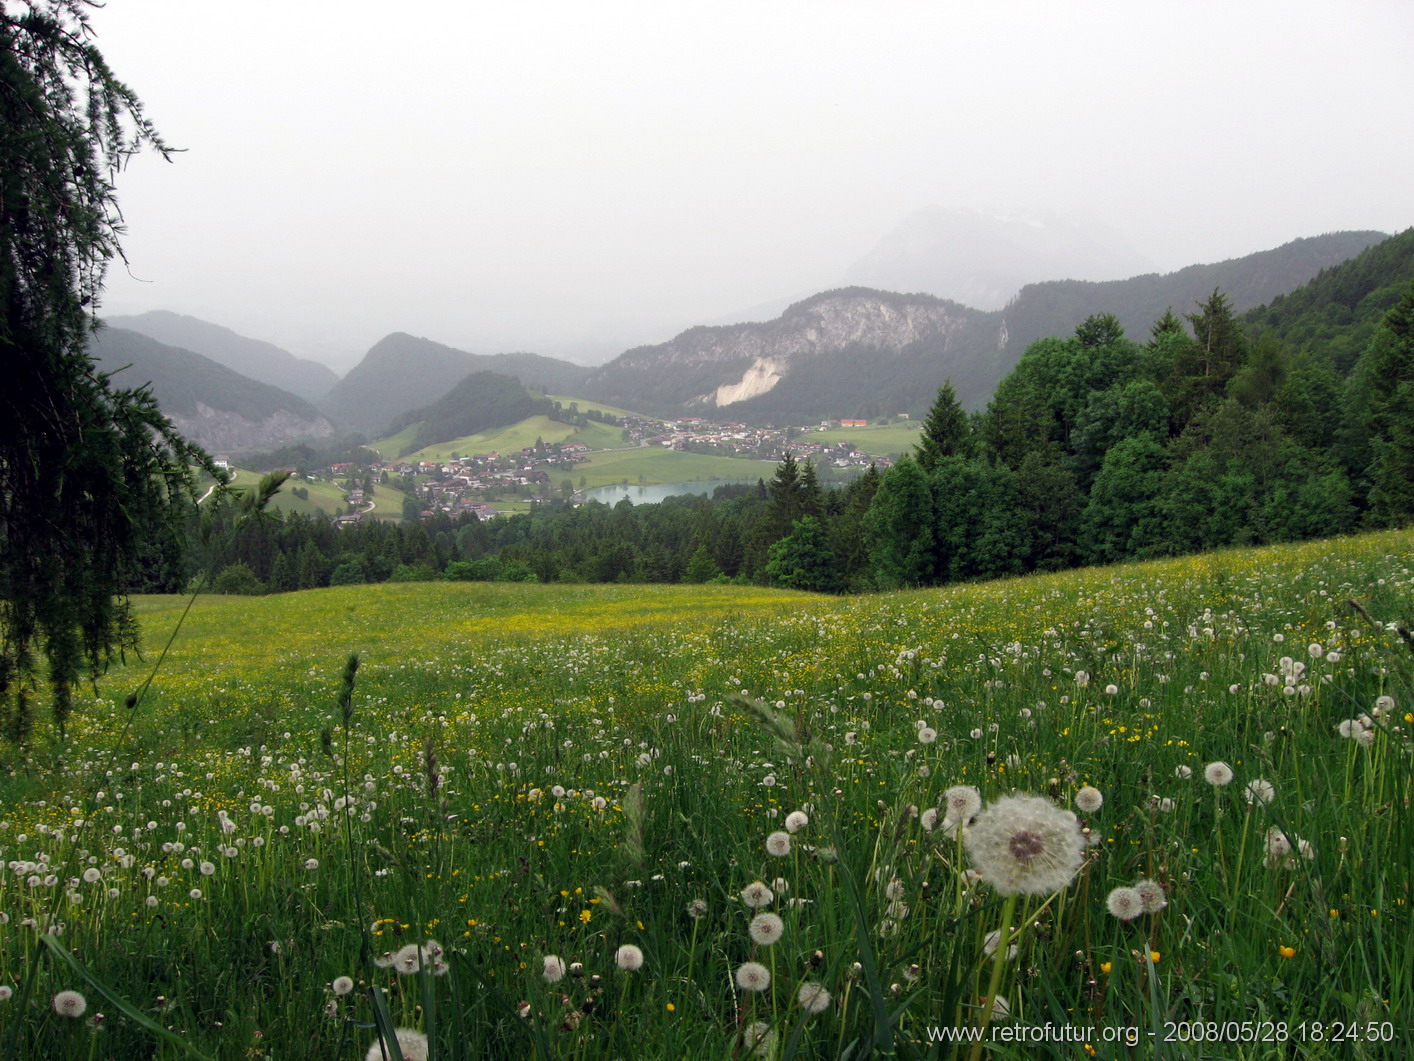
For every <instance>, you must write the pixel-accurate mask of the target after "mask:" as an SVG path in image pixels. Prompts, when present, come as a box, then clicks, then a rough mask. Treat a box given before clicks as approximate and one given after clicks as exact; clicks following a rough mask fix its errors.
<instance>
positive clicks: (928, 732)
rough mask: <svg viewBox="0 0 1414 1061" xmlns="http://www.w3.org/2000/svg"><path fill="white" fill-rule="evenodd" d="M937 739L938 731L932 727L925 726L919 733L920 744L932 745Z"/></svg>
mask: <svg viewBox="0 0 1414 1061" xmlns="http://www.w3.org/2000/svg"><path fill="white" fill-rule="evenodd" d="M937 739H938V731H937V730H935V729H934V728H933V727H932V726H924V727H923V728H922V729H920V730H919V731H918V743H919V744H932V743H933V742H934V741H935V740H937Z"/></svg>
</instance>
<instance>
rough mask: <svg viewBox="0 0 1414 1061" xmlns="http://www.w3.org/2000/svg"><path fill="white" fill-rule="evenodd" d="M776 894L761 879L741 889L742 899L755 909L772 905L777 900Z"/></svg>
mask: <svg viewBox="0 0 1414 1061" xmlns="http://www.w3.org/2000/svg"><path fill="white" fill-rule="evenodd" d="M775 898H776V897H775V895H774V894H773V893H772V892H771V889H770V888H768V887H766V885H765V884H764V883H762V882H761V881H759V880H758V881H752V882H751V883H750V884H748V885H747V886H746V887H745V888H743V889H742V890H741V901H742V902H743V903H745V904H746V905H747V906H749V907H751V909H753V910H759V909H761V907H763V906H770V905H771V903H772V902H774V901H775Z"/></svg>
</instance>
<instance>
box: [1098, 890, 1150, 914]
mask: <svg viewBox="0 0 1414 1061" xmlns="http://www.w3.org/2000/svg"><path fill="white" fill-rule="evenodd" d="M1105 906H1106V908H1108V910H1109V912H1110V913H1111V914H1112V915H1113V916H1115V917H1117V918H1119V919H1120V920H1121V921H1133V920H1134V919H1135V918H1136V917H1138V916H1139V915H1140V914H1142V913H1143V912H1144V897H1143V896H1142V895H1140V894H1139V890H1138V889H1137V888H1116V889H1115V890H1114V891H1112V892H1110V894H1109V898H1107V899H1106V900H1105Z"/></svg>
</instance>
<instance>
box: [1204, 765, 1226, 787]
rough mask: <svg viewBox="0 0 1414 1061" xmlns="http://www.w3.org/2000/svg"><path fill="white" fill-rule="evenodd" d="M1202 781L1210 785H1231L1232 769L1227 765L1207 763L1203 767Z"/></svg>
mask: <svg viewBox="0 0 1414 1061" xmlns="http://www.w3.org/2000/svg"><path fill="white" fill-rule="evenodd" d="M1203 780H1204V781H1206V782H1208V784H1210V785H1218V786H1221V785H1230V784H1232V767H1230V766H1228V765H1227V763H1209V764H1208V765H1207V766H1205V767H1203Z"/></svg>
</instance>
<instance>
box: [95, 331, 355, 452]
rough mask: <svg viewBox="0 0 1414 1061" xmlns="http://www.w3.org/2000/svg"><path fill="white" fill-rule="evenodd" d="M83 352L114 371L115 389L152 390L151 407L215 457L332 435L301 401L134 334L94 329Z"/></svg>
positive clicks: (314, 411) (328, 426) (187, 352)
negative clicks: (145, 387)
mask: <svg viewBox="0 0 1414 1061" xmlns="http://www.w3.org/2000/svg"><path fill="white" fill-rule="evenodd" d="M89 353H90V354H91V355H92V356H93V357H94V358H95V360H96V361H97V362H98V367H99V368H100V369H102V370H103V371H105V372H114V373H115V375H114V376H113V384H114V386H116V387H123V388H131V387H139V386H142V385H144V384H151V387H152V393H153V394H154V396H155V397H156V398H157V404H158V405H159V406H160V407H161V409H162V412H163V413H164V414H165V415H166V416H167V417H168V418H169V419H171V420H172V422H173V423H174V424H176V425H177V428H178V429H179V430H180V431H181V432H182V434H183V435H185V436H186V437H187V438H189V439H190V440H191V441H193V442H195V443H196V444H197V445H199V446H202V447H204V448H206V449H208V450H211V451H214V452H221V451H241V450H251V449H270V448H272V447H274V446H278V445H280V444H282V443H285V442H289V441H291V440H293V439H298V438H324V437H327V436H329V435H331V434H333V431H334V428H333V425H332V424H330V422H329V421H328V420H327V419H325V418H324V417H323V416H321V415H320V414H319V411H318V410H317V409H315V408H314V407H313V406H312V405H310V404H309V403H308V402H307V401H305V400H304V399H303V398H299V397H297V396H295V395H293V394H290V393H289V392H288V391H282V390H280V389H279V388H278V387H272V386H270V385H269V384H267V383H261V382H259V381H258V380H253V379H249V378H248V377H246V376H243V375H241V374H240V373H239V372H235V371H233V370H231V369H229V368H227V367H226V366H225V365H219V364H217V363H216V362H215V361H212V360H211V359H210V358H208V357H203V356H202V355H201V354H196V353H193V352H192V351H190V350H182V349H179V348H177V347H173V346H168V345H166V344H165V343H159V342H158V341H157V340H156V339H152V338H149V337H148V336H146V335H142V334H140V333H138V332H134V331H128V330H127V329H125V328H111V327H104V328H100V329H99V330H98V332H96V333H95V335H94V337H93V339H92V340H91V342H90V344H89ZM119 370H121V371H119Z"/></svg>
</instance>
